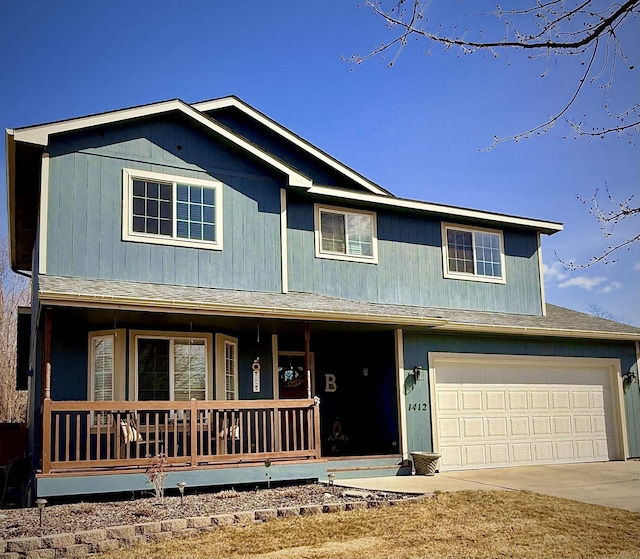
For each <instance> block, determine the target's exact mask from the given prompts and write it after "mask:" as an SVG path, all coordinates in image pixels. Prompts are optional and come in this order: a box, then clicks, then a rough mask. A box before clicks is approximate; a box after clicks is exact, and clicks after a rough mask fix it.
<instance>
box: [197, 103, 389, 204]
mask: <svg viewBox="0 0 640 559" xmlns="http://www.w3.org/2000/svg"><path fill="white" fill-rule="evenodd" d="M191 106H192V107H193V108H194V109H197V110H198V111H202V112H206V111H213V110H216V109H224V108H228V107H234V108H236V109H238V110H240V111H242V112H243V113H245V114H246V115H248V116H250V117H251V118H253V119H254V120H256V121H257V122H259V123H260V124H262V125H263V126H265V127H267V128H269V129H270V130H272V131H273V132H276V133H277V134H279V135H280V136H282V137H283V138H285V139H286V140H288V141H289V142H291V143H292V144H294V145H296V146H297V147H299V148H301V149H303V150H304V151H306V152H307V153H309V154H310V155H312V156H313V157H315V158H317V159H319V160H320V161H322V162H323V163H325V164H327V165H329V166H330V167H332V168H333V169H335V170H336V171H339V172H340V173H342V174H343V175H345V176H347V177H348V178H349V179H351V180H352V181H354V182H356V183H357V184H359V185H361V186H363V187H364V188H366V189H367V190H369V191H370V192H372V193H374V194H378V195H380V196H392V194H391V193H390V192H388V191H386V190H384V189H383V188H381V187H380V186H378V185H377V184H375V183H373V182H371V181H369V180H367V179H366V178H365V177H363V176H362V175H360V174H359V173H357V172H356V171H354V170H353V169H350V168H349V167H347V166H346V165H345V164H344V163H340V161H338V160H337V159H335V158H333V157H331V156H330V155H329V154H328V153H325V152H324V151H322V150H320V149H318V148H317V147H315V146H314V145H312V144H310V143H309V142H307V141H306V140H304V139H302V138H301V137H300V136H298V135H297V134H294V133H293V132H291V131H290V130H288V129H286V128H285V127H284V126H281V125H280V124H278V123H277V122H275V121H274V120H272V119H270V118H269V117H268V116H266V115H265V114H263V113H261V112H260V111H257V110H256V109H254V108H253V107H251V106H250V105H247V104H246V103H245V102H243V101H242V100H240V99H238V98H237V97H222V98H220V99H212V100H210V101H202V102H200V103H194V104H192V105H191Z"/></svg>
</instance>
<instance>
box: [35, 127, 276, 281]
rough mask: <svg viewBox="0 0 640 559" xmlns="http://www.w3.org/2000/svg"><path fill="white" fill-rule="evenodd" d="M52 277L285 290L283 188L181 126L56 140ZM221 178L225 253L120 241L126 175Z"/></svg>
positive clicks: (50, 201) (51, 191) (266, 174)
mask: <svg viewBox="0 0 640 559" xmlns="http://www.w3.org/2000/svg"><path fill="white" fill-rule="evenodd" d="M49 153H50V165H49V167H50V175H49V197H48V228H47V243H46V247H47V249H46V273H47V274H50V275H59V276H71V277H87V278H101V279H114V280H129V281H140V282H151V283H158V284H169V285H189V286H202V287H220V288H233V289H246V290H254V291H276V292H279V291H281V289H282V288H281V257H280V254H281V253H280V198H279V197H280V186H281V185H282V179H281V178H279V177H277V176H276V175H274V174H273V172H272V171H271V170H269V169H267V168H266V167H264V166H262V165H259V164H258V163H255V162H253V160H251V159H249V158H248V157H246V156H245V155H243V154H240V153H239V152H237V151H233V150H232V149H230V148H228V147H225V145H223V144H222V143H220V142H217V141H215V139H214V138H213V137H212V136H211V135H207V134H205V133H203V132H200V131H199V130H198V129H196V128H194V127H193V125H188V124H185V123H184V122H182V121H181V120H179V119H173V120H171V119H163V120H153V121H144V122H140V123H137V124H136V123H133V124H131V123H130V124H127V125H121V126H113V127H108V128H105V129H102V130H99V131H95V130H94V131H90V132H85V133H82V134H75V135H71V136H67V137H60V138H58V139H56V140H55V141H54V142H53V143H52V145H51V146H50V147H49ZM124 167H128V168H133V169H139V170H144V171H154V172H160V173H167V174H172V175H183V176H185V177H187V178H189V177H191V178H200V179H215V180H219V181H221V182H222V183H223V184H224V186H223V235H224V250H221V251H220V250H207V249H195V248H185V247H172V246H163V245H152V244H147V243H139V242H124V241H123V240H122V221H121V220H122V169H123V168H124Z"/></svg>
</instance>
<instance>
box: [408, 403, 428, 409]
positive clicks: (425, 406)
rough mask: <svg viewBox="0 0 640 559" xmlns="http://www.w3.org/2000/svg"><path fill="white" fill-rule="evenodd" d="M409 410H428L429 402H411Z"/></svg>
mask: <svg viewBox="0 0 640 559" xmlns="http://www.w3.org/2000/svg"><path fill="white" fill-rule="evenodd" d="M409 411H427V404H425V403H424V402H423V403H422V404H409Z"/></svg>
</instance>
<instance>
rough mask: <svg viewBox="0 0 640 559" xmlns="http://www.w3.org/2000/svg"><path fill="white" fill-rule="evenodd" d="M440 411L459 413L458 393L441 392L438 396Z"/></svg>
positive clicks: (450, 391)
mask: <svg viewBox="0 0 640 559" xmlns="http://www.w3.org/2000/svg"><path fill="white" fill-rule="evenodd" d="M437 404H438V409H439V410H441V411H458V410H459V409H460V408H459V406H458V392H457V391H456V390H440V391H438V396H437Z"/></svg>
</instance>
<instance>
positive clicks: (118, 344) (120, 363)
mask: <svg viewBox="0 0 640 559" xmlns="http://www.w3.org/2000/svg"><path fill="white" fill-rule="evenodd" d="M88 354H89V364H88V367H87V371H88V373H89V378H88V382H87V392H88V394H87V399H88V400H89V401H92V402H111V401H114V400H124V384H125V366H126V365H125V331H124V330H123V329H119V330H105V331H101V332H90V333H89V351H88ZM98 417H99V418H101V419H100V422H101V425H106V421H107V414H105V413H101V412H100V413H96V414H95V415H94V418H93V419H92V424H94V425H95V423H96V418H98Z"/></svg>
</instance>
